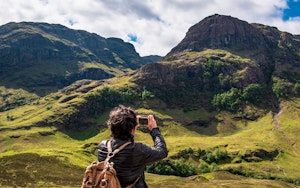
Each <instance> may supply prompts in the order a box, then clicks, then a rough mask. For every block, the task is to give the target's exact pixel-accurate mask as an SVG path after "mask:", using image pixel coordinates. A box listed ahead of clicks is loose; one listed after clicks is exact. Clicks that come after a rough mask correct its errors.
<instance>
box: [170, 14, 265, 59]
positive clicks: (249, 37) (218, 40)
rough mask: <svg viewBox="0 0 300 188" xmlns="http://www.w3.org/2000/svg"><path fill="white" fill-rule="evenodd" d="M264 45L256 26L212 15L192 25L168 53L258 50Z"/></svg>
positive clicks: (235, 19) (262, 37)
mask: <svg viewBox="0 0 300 188" xmlns="http://www.w3.org/2000/svg"><path fill="white" fill-rule="evenodd" d="M266 47H267V42H266V41H265V38H264V35H263V34H262V33H261V32H260V31H259V29H257V28H256V27H254V26H252V25H251V24H249V23H247V22H245V21H242V20H239V19H237V18H233V17H230V16H221V15H213V16H209V17H207V18H205V19H204V20H202V21H200V22H199V23H198V24H196V25H194V26H192V27H191V28H190V29H189V30H188V32H187V34H186V36H185V38H184V39H183V40H182V41H181V42H180V43H179V44H178V45H177V46H176V47H175V48H173V49H172V50H171V52H170V54H172V53H176V52H182V51H202V50H203V49H206V48H211V49H231V50H234V51H244V50H252V51H259V50H261V49H264V48H266Z"/></svg>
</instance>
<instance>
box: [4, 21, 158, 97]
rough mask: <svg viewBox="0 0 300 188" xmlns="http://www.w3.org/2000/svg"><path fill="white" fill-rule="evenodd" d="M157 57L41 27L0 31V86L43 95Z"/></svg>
mask: <svg viewBox="0 0 300 188" xmlns="http://www.w3.org/2000/svg"><path fill="white" fill-rule="evenodd" d="M157 59H158V57H155V56H154V57H153V58H151V57H150V58H149V57H145V58H143V57H140V56H139V54H138V53H137V52H136V51H135V49H134V47H133V45H132V44H130V43H125V42H124V41H123V40H121V39H118V38H107V39H106V38H103V37H101V36H99V35H97V34H94V33H88V32H86V31H82V30H72V29H69V28H67V27H65V26H62V25H57V24H47V23H33V22H21V23H8V24H6V25H3V26H1V27H0V67H1V70H0V80H1V81H0V85H2V86H5V87H7V88H16V89H19V88H23V89H24V90H26V91H28V92H30V93H35V94H38V95H39V96H44V95H46V94H49V93H51V92H55V91H57V90H58V89H61V88H63V87H65V86H67V85H69V84H71V83H72V82H74V81H76V80H81V79H106V78H111V77H114V76H116V75H118V74H120V73H124V72H128V71H130V70H135V69H137V68H139V67H141V66H142V65H144V64H146V63H149V62H153V61H156V60H157Z"/></svg>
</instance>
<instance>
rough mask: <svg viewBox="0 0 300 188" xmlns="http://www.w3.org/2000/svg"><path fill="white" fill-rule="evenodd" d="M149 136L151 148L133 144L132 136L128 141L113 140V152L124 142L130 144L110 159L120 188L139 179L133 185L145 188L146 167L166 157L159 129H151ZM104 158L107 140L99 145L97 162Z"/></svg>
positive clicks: (166, 152)
mask: <svg viewBox="0 0 300 188" xmlns="http://www.w3.org/2000/svg"><path fill="white" fill-rule="evenodd" d="M150 135H151V136H152V139H153V141H154V146H153V147H150V146H147V145H145V144H143V143H135V142H134V140H133V136H132V138H131V139H128V140H120V139H115V138H113V140H112V149H113V150H115V149H116V148H118V147H119V146H121V145H122V144H124V143H125V142H128V141H131V142H132V143H131V144H129V145H128V146H126V147H125V148H124V149H123V150H121V151H120V152H119V153H117V154H116V155H115V156H114V157H113V158H111V159H110V161H113V162H114V168H115V169H116V171H117V176H118V179H119V180H120V183H121V186H122V187H126V186H127V185H130V184H132V183H133V182H134V181H135V180H136V179H137V178H139V177H140V179H139V181H138V182H137V183H136V184H135V187H137V188H143V187H147V184H146V182H145V176H144V170H145V167H146V165H147V164H151V163H154V162H156V161H158V160H160V159H163V158H165V157H167V155H168V151H167V147H166V143H165V140H164V138H163V136H162V135H161V133H160V131H159V129H158V128H154V129H152V131H151V132H150ZM106 156H107V140H104V141H102V142H101V143H100V144H99V149H98V161H104V160H105V159H106Z"/></svg>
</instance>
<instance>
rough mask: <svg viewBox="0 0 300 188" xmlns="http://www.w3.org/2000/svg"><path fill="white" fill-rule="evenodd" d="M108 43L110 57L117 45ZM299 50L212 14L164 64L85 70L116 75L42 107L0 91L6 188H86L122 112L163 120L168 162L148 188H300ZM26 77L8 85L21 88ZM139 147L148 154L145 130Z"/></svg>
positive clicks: (153, 170)
mask: <svg viewBox="0 0 300 188" xmlns="http://www.w3.org/2000/svg"><path fill="white" fill-rule="evenodd" d="M215 23H228V24H229V23H230V24H231V25H234V26H235V28H238V29H236V30H232V28H231V27H227V26H226V25H227V24H222V25H218V24H215ZM46 26H47V32H49V33H55V32H54V31H55V30H54V31H53V30H52V29H51V27H50V26H49V25H47V24H46V25H44V26H43V27H46ZM48 27H50V28H48ZM57 27H58V26H57ZM208 27H212V29H211V30H207V29H206V28H208ZM44 29H45V28H44ZM246 31H247V32H246ZM248 31H249V32H248ZM82 32H83V31H77V35H79V34H80V33H81V34H82ZM209 32H211V33H209ZM75 33H76V32H75ZM83 33H85V32H83ZM245 33H249V35H248V34H247V35H245ZM85 34H86V33H85ZM89 35H90V34H89ZM47 36H48V35H47ZM63 36H65V35H63ZM48 37H49V36H48ZM65 37H69V38H68V39H72V40H75V39H74V36H73V37H72V36H65ZM75 38H76V37H75ZM225 38H226V40H225ZM98 39H99V38H98ZM75 41H76V40H75ZM241 41H243V42H242V44H241ZM64 42H66V41H64ZM77 42H80V41H77ZM111 42H112V43H111V45H112V46H111V47H110V48H109V49H112V48H113V47H115V48H117V47H116V44H115V43H118V42H120V41H119V40H118V39H112V41H111ZM113 44H114V45H113ZM124 45H125V44H124ZM125 46H126V45H125ZM2 47H3V46H2ZM123 47H124V46H123ZM91 49H93V50H94V48H91ZM0 50H1V49H0ZM119 50H120V49H116V51H119ZM299 51H300V40H299V37H296V36H293V35H291V34H289V33H284V32H281V31H279V30H278V29H276V28H273V27H269V26H263V25H260V24H248V23H246V22H244V21H241V20H238V19H236V18H232V17H230V16H221V15H213V16H209V17H207V18H205V19H204V20H202V21H201V22H199V23H198V24H196V25H194V26H192V27H191V28H190V29H189V31H188V32H187V36H186V37H185V38H184V39H183V40H182V41H181V42H180V43H179V44H178V45H177V46H176V47H174V48H173V49H172V50H171V52H170V53H169V54H168V55H167V56H166V57H164V58H163V59H162V60H160V61H158V62H156V63H150V64H147V65H144V66H142V67H141V68H139V69H137V70H135V71H133V70H132V69H127V68H125V69H126V71H124V69H122V70H123V71H120V69H117V68H118V66H117V64H114V66H110V65H109V63H108V64H99V63H95V62H91V61H86V62H85V63H82V64H80V65H81V66H82V67H83V69H87V68H97V69H98V68H100V69H101V70H105V71H107V72H110V71H112V72H114V73H116V74H113V75H114V77H112V78H107V79H96V78H93V79H75V80H74V82H73V83H72V84H69V85H66V86H64V87H61V88H60V89H59V90H55V92H51V93H49V94H47V95H45V96H43V97H41V96H39V95H37V94H34V93H32V92H29V91H28V90H26V89H24V88H17V87H12V88H11V87H8V86H7V85H4V86H3V87H0V92H1V93H0V108H1V110H0V133H1V134H0V158H1V159H0V186H1V187H79V186H80V184H81V181H82V178H83V173H84V171H85V167H86V166H87V165H89V164H90V163H91V162H92V161H94V160H96V159H97V157H96V154H95V151H96V149H97V145H98V143H99V142H100V141H101V140H103V139H109V138H110V137H109V131H108V129H107V127H106V120H107V118H108V113H109V111H110V110H111V109H112V108H113V107H115V106H117V105H119V104H124V105H127V106H131V107H133V108H135V109H137V110H138V111H139V112H140V113H141V114H153V115H155V117H156V119H157V122H158V125H159V127H160V129H161V131H162V134H163V135H164V137H165V140H166V142H167V146H168V150H169V156H168V157H167V158H166V159H164V160H162V161H159V162H157V163H155V164H153V165H149V166H148V167H147V169H146V179H147V182H148V184H149V187H170V188H171V187H172V188H173V187H297V186H300V178H299V177H300V168H299V167H300V160H299V157H300V137H299V135H300V127H299V122H300V111H299V109H300V96H299V95H300V90H299V89H300V85H299V84H300V77H299V75H300V72H299V64H300V53H299ZM95 53H96V51H95ZM99 53H100V52H99ZM124 53H125V55H126V54H127V53H126V50H125V51H124V52H120V53H118V54H119V55H118V57H120V56H121V54H123V55H124ZM63 54H64V53H63ZM64 55H66V56H68V55H70V54H69V53H66V54H64ZM102 55H103V54H102ZM127 55H128V54H127ZM104 57H106V56H104ZM121 59H122V58H121ZM114 60H120V59H119V58H117V56H116V55H115V56H114ZM8 62H12V61H8ZM133 62H135V61H133ZM118 63H119V64H120V63H121V64H122V63H124V62H123V61H121V60H120V61H118ZM77 65H78V64H77ZM122 65H124V64H122ZM79 67H80V66H79ZM126 67H127V66H126ZM31 68H32V69H30V71H29V72H32V71H33V70H34V69H39V68H40V67H39V65H38V66H37V67H35V66H33V67H31ZM106 68H107V69H106ZM119 68H120V67H119ZM123 68H124V67H123ZM49 70H53V69H50V68H49ZM61 70H63V69H60V68H58V69H57V72H60V71H61ZM24 71H27V70H24ZM24 71H23V72H22V74H23V73H24ZM119 71H120V72H119ZM112 72H111V73H112ZM26 75H27V76H35V74H28V73H26ZM93 75H96V76H97V75H98V74H97V73H95V72H94V74H93ZM18 76H20V75H19V73H18V72H16V73H15V74H12V77H11V78H14V79H16V81H17V82H20V83H22V82H24V81H25V80H22V79H17V78H18ZM21 77H22V76H21ZM37 80H39V79H37ZM47 86H48V85H47V84H45V87H47ZM135 141H137V142H139V141H141V142H145V143H147V144H149V145H151V144H152V140H151V137H150V136H149V134H148V132H147V129H146V128H145V127H141V128H140V129H139V130H138V131H137V133H136V135H135Z"/></svg>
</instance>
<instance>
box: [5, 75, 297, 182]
mask: <svg viewBox="0 0 300 188" xmlns="http://www.w3.org/2000/svg"><path fill="white" fill-rule="evenodd" d="M127 81H128V80H126V79H124V80H123V82H124V83H126V82H127ZM115 84H116V85H118V84H119V83H117V82H116V83H115ZM101 87H103V86H101ZM63 97H64V95H60V96H59V97H55V94H54V95H53V96H52V97H51V96H49V97H47V98H43V99H41V100H39V101H38V102H36V103H35V105H34V104H32V105H26V106H23V107H20V108H17V109H14V110H11V111H7V112H5V113H0V114H1V116H0V122H1V123H2V125H1V126H0V128H7V129H1V134H0V158H1V160H0V161H1V162H0V165H2V167H1V168H0V169H4V170H0V173H1V175H0V177H1V178H0V185H2V186H12V187H14V186H16V185H18V186H24V185H25V184H26V186H30V185H33V186H49V187H51V186H56V185H59V186H62V185H63V186H68V185H73V186H77V185H80V182H81V179H82V176H83V172H84V169H85V167H86V166H87V165H88V164H89V163H91V162H92V161H94V160H96V156H95V150H96V149H97V144H98V143H99V142H100V141H101V140H104V139H109V138H110V136H109V135H110V133H109V131H108V130H107V129H102V130H100V131H99V130H96V129H94V128H91V129H86V130H83V131H64V132H61V131H59V130H58V129H57V128H56V127H55V126H52V127H34V126H30V123H32V122H34V121H39V120H42V119H45V118H49V117H51V116H52V115H53V114H54V112H56V111H59V109H60V108H63V109H65V110H66V111H64V113H69V112H68V111H72V110H74V109H73V107H72V105H75V106H76V105H78V104H80V103H81V102H82V101H81V100H78V99H77V98H74V99H72V100H70V101H67V102H66V103H58V102H57V100H55V99H57V98H63ZM58 101H59V100H58ZM281 105H282V106H281V108H282V113H281V114H280V115H279V116H276V118H277V121H278V122H279V125H280V129H279V128H277V127H276V126H275V125H274V116H273V115H272V113H268V114H266V115H265V116H264V117H262V118H260V119H258V120H257V121H248V122H246V121H240V120H235V119H234V118H233V116H232V115H230V114H229V113H226V112H221V113H220V114H210V113H208V112H207V111H205V110H203V109H198V110H193V111H183V110H182V109H164V110H162V109H160V110H155V109H148V108H139V109H138V111H139V112H140V113H142V114H154V115H155V116H156V117H157V120H158V123H159V126H160V129H161V131H162V134H163V135H164V137H165V140H166V142H167V145H168V149H169V157H171V156H174V155H176V154H178V153H179V152H180V151H182V150H185V149H187V148H189V147H191V148H193V149H197V148H201V149H203V150H210V149H212V148H216V147H222V148H225V149H226V150H227V151H228V153H229V154H230V155H235V157H236V158H239V159H241V156H243V155H245V153H246V152H249V151H250V152H252V151H257V150H259V149H264V150H266V151H273V150H275V149H276V150H278V151H280V153H279V155H278V156H277V157H276V158H275V159H274V160H272V161H270V160H263V161H261V162H246V161H244V160H243V159H241V162H240V163H225V164H219V165H218V166H219V169H220V170H222V169H223V170H226V169H229V168H234V169H237V170H238V169H242V170H243V171H240V172H241V173H242V172H243V173H244V175H247V174H248V175H249V176H250V177H243V176H237V175H233V174H230V173H227V172H214V173H210V174H204V175H203V174H200V175H197V176H195V177H188V178H181V177H175V176H163V175H155V174H148V173H147V175H146V178H147V182H148V183H149V186H150V187H161V186H162V185H164V187H198V186H204V187H222V186H224V187H226V186H227V187H232V186H234V187H253V186H254V187H255V186H256V185H258V184H259V185H261V186H262V187H268V186H274V187H289V186H290V187H292V186H291V185H290V184H287V183H283V182H280V181H271V180H265V179H254V178H253V176H255V177H256V178H268V177H273V178H277V179H280V180H285V181H290V180H291V179H297V178H298V177H299V176H300V170H299V169H298V168H297V167H298V166H300V161H299V151H298V150H299V130H300V128H299V124H298V122H300V114H299V110H298V108H299V105H300V101H299V99H293V100H290V101H285V102H282V103H281ZM49 106H52V107H51V108H50V109H49V108H47V107H49ZM66 107H67V108H66ZM60 113H61V112H60ZM6 114H11V115H13V116H14V117H15V120H13V121H9V120H7V119H6V117H5V115H6ZM3 115H4V116H3ZM213 117H216V119H218V120H219V121H220V122H219V123H215V124H211V125H209V126H207V127H205V126H204V127H197V126H183V124H186V123H188V122H193V121H199V120H202V121H205V120H207V119H208V118H213ZM107 118H108V112H105V113H103V114H101V115H99V116H97V117H95V118H94V119H89V120H87V122H92V123H96V124H101V125H105V121H106V119H107ZM25 125H28V127H24V126H25ZM232 127H234V128H232ZM11 128H19V129H11ZM211 129H214V130H216V132H215V133H214V134H213V135H208V134H205V133H206V132H205V131H207V132H211ZM135 140H136V141H137V142H144V143H146V144H149V145H152V144H153V143H152V142H153V141H152V139H151V137H150V135H149V134H148V133H145V132H143V131H140V130H139V131H138V132H137V134H136V136H135ZM21 158H22V160H20V159H21ZM32 159H35V161H33V160H32ZM16 160H17V161H18V162H17V165H16V166H20V167H22V168H17V167H16V166H13V165H14V161H16ZM47 161H48V163H49V161H50V162H51V164H52V163H55V165H52V166H50V167H49V166H47V164H46V163H47ZM197 163H198V162H197V161H195V164H197ZM28 165H29V166H28ZM30 165H31V166H32V167H31V166H30ZM9 168H12V169H13V170H11V171H9V170H7V169H9ZM45 168H46V169H47V168H48V169H50V170H51V173H45V172H44V170H45ZM24 169H25V170H24ZM26 169H31V171H30V170H29V171H28V170H26ZM36 170H37V171H41V172H42V173H41V175H37V174H36V173H35V172H34V171H36ZM20 174H24V176H23V177H22V178H21V180H22V182H21V181H19V180H18V178H17V177H19V176H20ZM7 177H11V178H10V181H9V182H8V181H7V180H6V178H7Z"/></svg>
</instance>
